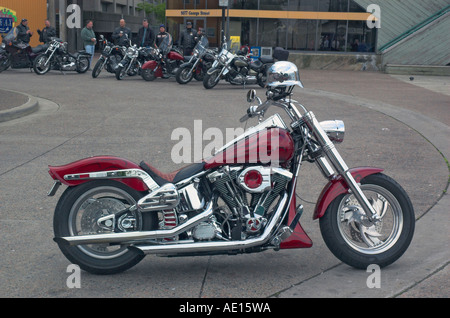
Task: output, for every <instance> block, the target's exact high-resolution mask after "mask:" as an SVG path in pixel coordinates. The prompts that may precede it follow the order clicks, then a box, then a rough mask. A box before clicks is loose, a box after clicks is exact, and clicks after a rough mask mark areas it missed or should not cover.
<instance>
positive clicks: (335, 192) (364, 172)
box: [313, 167, 383, 220]
mask: <svg viewBox="0 0 450 318" xmlns="http://www.w3.org/2000/svg"><path fill="white" fill-rule="evenodd" d="M382 171H383V169H379V168H371V167H359V168H353V169H350V173H351V174H352V176H353V178H355V181H356V182H358V183H360V182H361V180H362V179H363V178H365V177H367V176H370V175H372V174H375V173H380V172H382ZM347 192H348V186H347V184H346V182H345V181H344V179H343V178H342V177H341V176H339V177H337V178H336V179H334V180H331V181H330V182H329V183H328V184H327V185H326V186H325V187H324V188H323V190H322V192H321V193H320V196H319V199H317V203H316V208H315V210H314V215H313V219H314V220H315V219H319V218H321V217H322V216H323V215H324V214H325V211H326V210H327V208H328V206H329V205H330V203H331V202H332V201H333V200H334V199H336V198H337V197H338V196H339V195H341V194H343V193H347Z"/></svg>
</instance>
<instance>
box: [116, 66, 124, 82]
mask: <svg viewBox="0 0 450 318" xmlns="http://www.w3.org/2000/svg"><path fill="white" fill-rule="evenodd" d="M124 77H125V67H122V66H118V67H117V69H116V79H117V80H118V81H120V80H121V79H123V78H124Z"/></svg>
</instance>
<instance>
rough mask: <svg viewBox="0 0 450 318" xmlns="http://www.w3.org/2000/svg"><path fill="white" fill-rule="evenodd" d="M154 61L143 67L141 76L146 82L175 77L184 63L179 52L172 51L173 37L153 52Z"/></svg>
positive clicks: (165, 40) (168, 37) (168, 38)
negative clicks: (158, 78)
mask: <svg viewBox="0 0 450 318" xmlns="http://www.w3.org/2000/svg"><path fill="white" fill-rule="evenodd" d="M153 55H154V58H155V59H154V60H151V61H148V62H146V63H144V65H142V69H141V76H142V78H143V79H145V80H146V81H153V80H154V79H155V78H157V77H161V78H169V77H171V76H175V74H176V72H177V70H178V68H179V67H180V65H181V64H182V63H183V62H184V57H183V55H181V54H180V53H179V52H176V51H174V50H172V36H170V35H168V36H166V37H165V38H164V40H163V41H162V42H161V44H160V45H159V47H158V48H157V49H155V51H154V52H153Z"/></svg>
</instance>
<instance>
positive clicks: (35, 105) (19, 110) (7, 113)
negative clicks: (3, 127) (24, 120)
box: [0, 89, 39, 123]
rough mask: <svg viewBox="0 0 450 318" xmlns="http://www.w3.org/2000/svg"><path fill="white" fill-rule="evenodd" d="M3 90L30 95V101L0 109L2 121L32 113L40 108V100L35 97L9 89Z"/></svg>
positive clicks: (0, 119) (0, 120)
mask: <svg viewBox="0 0 450 318" xmlns="http://www.w3.org/2000/svg"><path fill="white" fill-rule="evenodd" d="M2 90H5V91H9V92H14V93H16V94H21V95H25V96H27V97H28V102H26V103H25V104H23V105H21V106H17V107H14V108H11V109H6V110H2V111H0V123H2V122H5V121H9V120H13V119H17V118H20V117H24V116H27V115H30V114H32V113H34V112H36V111H37V110H38V109H39V101H38V100H37V99H36V98H35V97H33V96H31V95H28V94H25V93H21V92H17V91H13V90H9V89H2Z"/></svg>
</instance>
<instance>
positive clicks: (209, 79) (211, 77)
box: [203, 70, 220, 89]
mask: <svg viewBox="0 0 450 318" xmlns="http://www.w3.org/2000/svg"><path fill="white" fill-rule="evenodd" d="M219 72H220V70H214V71H212V72H211V73H209V72H208V73H206V75H205V77H204V78H203V86H204V87H205V88H206V89H211V88H213V87H214V86H216V85H217V83H219V80H220V79H217V76H218V75H219Z"/></svg>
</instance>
